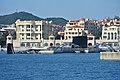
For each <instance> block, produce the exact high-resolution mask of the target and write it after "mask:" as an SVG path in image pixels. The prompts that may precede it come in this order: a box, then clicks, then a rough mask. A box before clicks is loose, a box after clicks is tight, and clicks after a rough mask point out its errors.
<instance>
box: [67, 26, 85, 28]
mask: <svg viewBox="0 0 120 80" xmlns="http://www.w3.org/2000/svg"><path fill="white" fill-rule="evenodd" d="M68 28H84V27H82V26H68Z"/></svg>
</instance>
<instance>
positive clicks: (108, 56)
mask: <svg viewBox="0 0 120 80" xmlns="http://www.w3.org/2000/svg"><path fill="white" fill-rule="evenodd" d="M100 59H101V60H120V52H100Z"/></svg>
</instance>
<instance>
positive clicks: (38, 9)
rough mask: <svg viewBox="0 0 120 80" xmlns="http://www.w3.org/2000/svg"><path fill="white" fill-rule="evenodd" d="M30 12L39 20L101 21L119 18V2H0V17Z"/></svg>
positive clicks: (65, 0) (27, 0)
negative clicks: (84, 19)
mask: <svg viewBox="0 0 120 80" xmlns="http://www.w3.org/2000/svg"><path fill="white" fill-rule="evenodd" d="M16 10H17V11H18V12H20V11H26V12H30V13H32V14H34V15H36V16H39V17H41V18H47V17H63V18H66V19H70V20H74V19H79V18H81V17H82V18H90V19H103V18H107V17H111V18H113V17H114V16H115V15H117V16H120V0H0V15H6V14H11V13H14V12H15V11H16Z"/></svg>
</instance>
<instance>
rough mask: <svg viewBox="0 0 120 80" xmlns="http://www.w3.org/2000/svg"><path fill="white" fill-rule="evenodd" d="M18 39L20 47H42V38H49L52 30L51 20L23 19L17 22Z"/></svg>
mask: <svg viewBox="0 0 120 80" xmlns="http://www.w3.org/2000/svg"><path fill="white" fill-rule="evenodd" d="M15 24H16V40H17V41H19V43H20V47H41V46H42V40H43V39H48V38H49V34H50V33H51V32H52V25H51V22H48V21H42V20H41V21H21V20H20V19H18V20H17V21H16V22H15Z"/></svg>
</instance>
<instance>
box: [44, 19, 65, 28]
mask: <svg viewBox="0 0 120 80" xmlns="http://www.w3.org/2000/svg"><path fill="white" fill-rule="evenodd" d="M45 20H47V21H52V22H53V24H57V25H61V26H64V25H65V24H66V23H67V20H66V19H64V18H56V17H54V18H46V19H45Z"/></svg>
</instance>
